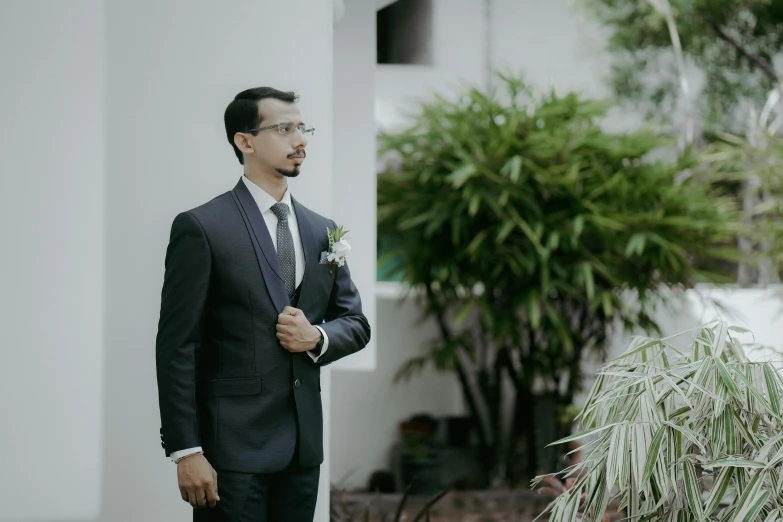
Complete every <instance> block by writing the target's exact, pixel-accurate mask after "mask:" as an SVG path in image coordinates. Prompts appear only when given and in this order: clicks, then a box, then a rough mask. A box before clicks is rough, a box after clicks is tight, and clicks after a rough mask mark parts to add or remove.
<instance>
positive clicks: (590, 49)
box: [376, 0, 639, 130]
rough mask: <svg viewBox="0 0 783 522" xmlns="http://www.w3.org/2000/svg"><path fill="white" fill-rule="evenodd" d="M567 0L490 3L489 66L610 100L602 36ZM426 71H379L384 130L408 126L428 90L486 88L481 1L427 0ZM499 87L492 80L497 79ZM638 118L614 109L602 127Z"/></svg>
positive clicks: (379, 109) (379, 104)
mask: <svg viewBox="0 0 783 522" xmlns="http://www.w3.org/2000/svg"><path fill="white" fill-rule="evenodd" d="M569 4H571V2H569V1H568V0H547V1H546V2H544V1H542V0H492V1H491V8H490V24H489V29H490V35H489V48H490V53H491V58H490V61H491V66H492V68H493V69H499V70H502V71H509V72H511V73H513V74H522V75H523V77H524V78H525V79H526V80H527V81H528V82H529V83H531V84H532V85H534V86H535V87H537V88H539V89H548V88H549V87H550V86H555V87H556V89H557V91H558V92H559V93H561V94H562V93H565V92H566V91H569V90H576V91H579V92H581V93H583V94H584V95H586V96H590V97H599V98H600V97H605V96H608V95H609V91H608V89H607V86H606V85H605V83H604V78H605V75H606V74H607V73H608V72H609V67H610V64H611V61H610V57H609V55H608V54H607V52H606V50H605V45H606V34H605V32H604V31H603V30H602V29H601V28H600V27H599V26H597V25H596V24H595V23H594V22H592V21H590V20H588V19H587V18H586V17H585V16H584V15H583V13H582V12H580V11H579V10H577V9H575V8H574V7H573V6H572V5H569ZM432 7H433V56H434V64H433V65H432V66H420V65H416V66H410V65H408V66H395V65H384V66H378V68H377V72H376V85H377V96H376V117H377V120H378V124H379V125H380V126H381V127H383V128H394V127H398V126H399V125H401V124H403V123H404V122H405V121H406V118H405V112H406V111H408V110H410V109H412V108H415V106H416V102H417V101H419V100H422V99H428V98H429V97H430V95H431V93H432V91H433V90H437V91H438V92H440V93H442V94H447V95H448V94H451V93H453V92H455V90H456V89H460V90H462V89H463V88H464V87H465V86H479V87H484V86H485V84H486V66H487V55H486V51H485V49H486V47H485V45H486V30H487V28H486V26H485V22H484V17H485V0H459V1H454V0H433V2H432ZM495 83H497V82H495ZM638 122H639V119H638V118H637V117H635V116H634V115H632V114H627V113H626V112H625V111H612V113H611V114H610V117H609V118H608V120H607V122H606V123H607V125H609V126H610V128H612V129H617V130H622V129H626V128H628V127H629V126H632V125H634V124H637V123H638Z"/></svg>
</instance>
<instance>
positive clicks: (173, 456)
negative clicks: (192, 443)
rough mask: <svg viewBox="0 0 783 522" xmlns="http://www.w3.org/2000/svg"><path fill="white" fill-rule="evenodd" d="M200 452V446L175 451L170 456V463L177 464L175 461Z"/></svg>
mask: <svg viewBox="0 0 783 522" xmlns="http://www.w3.org/2000/svg"><path fill="white" fill-rule="evenodd" d="M200 451H202V450H201V446H196V447H195V448H187V449H183V450H179V451H175V452H174V453H172V454H171V455H170V457H171V461H172V462H177V459H181V458H182V457H187V456H188V455H193V454H194V453H199V452H200Z"/></svg>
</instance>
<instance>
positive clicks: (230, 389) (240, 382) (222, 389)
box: [204, 377, 263, 397]
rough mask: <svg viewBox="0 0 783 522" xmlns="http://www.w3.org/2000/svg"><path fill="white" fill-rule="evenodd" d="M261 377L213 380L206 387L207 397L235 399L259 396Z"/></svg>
mask: <svg viewBox="0 0 783 522" xmlns="http://www.w3.org/2000/svg"><path fill="white" fill-rule="evenodd" d="M262 388H263V387H262V383H261V377H240V378H236V379H212V380H209V381H207V382H206V385H205V386H204V395H205V396H206V397H234V396H240V395H258V394H259V393H261V390H262Z"/></svg>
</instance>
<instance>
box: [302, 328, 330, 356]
mask: <svg viewBox="0 0 783 522" xmlns="http://www.w3.org/2000/svg"><path fill="white" fill-rule="evenodd" d="M316 328H318V331H320V332H321V335H323V336H324V344H323V346H321V353H319V354H318V355H316V354H314V353H313V351H312V350H310V351H309V352H307V355H309V356H310V358H311V359H312V360H313V361H315V362H318V359H320V358H321V357H323V356H324V354H325V353H326V349H327V348H329V336H328V335H326V332H324V329H323V328H321V327H320V326H316Z"/></svg>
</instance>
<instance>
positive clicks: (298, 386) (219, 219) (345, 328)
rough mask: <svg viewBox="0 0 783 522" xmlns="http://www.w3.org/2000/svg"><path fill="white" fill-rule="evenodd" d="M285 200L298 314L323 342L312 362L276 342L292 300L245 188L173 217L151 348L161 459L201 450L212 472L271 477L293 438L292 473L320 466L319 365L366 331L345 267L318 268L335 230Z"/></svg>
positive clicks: (287, 456) (350, 348)
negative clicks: (295, 232) (295, 245)
mask: <svg viewBox="0 0 783 522" xmlns="http://www.w3.org/2000/svg"><path fill="white" fill-rule="evenodd" d="M292 202H293V205H294V211H295V212H296V218H297V223H298V225H299V233H300V236H301V240H302V247H303V251H304V257H305V265H306V266H305V271H304V279H303V280H302V283H301V286H300V289H299V290H300V292H299V301H298V303H297V308H300V309H302V310H303V311H304V313H305V315H306V316H307V319H308V320H309V321H310V323H312V324H314V325H318V326H320V327H321V328H323V330H324V331H325V332H326V334H327V335H328V337H329V346H328V349H327V351H326V353H325V354H324V355H323V357H322V358H321V359H320V360H319V361H318V363H316V362H314V361H313V360H312V358H311V357H310V356H309V355H308V354H307V353H296V354H292V353H290V352H288V351H287V350H285V349H284V348H283V347H282V346H280V344H279V342H278V340H277V336H276V333H277V331H276V328H275V327H276V324H277V317H278V315H279V313H280V312H282V311H283V309H284V308H285V307H286V306H288V305H289V304H290V303H289V299H288V295H287V293H286V288H285V283H284V280H283V276H282V272H281V270H280V264H279V261H278V258H277V252H276V251H275V247H274V243H273V242H272V238H271V237H270V235H269V231H268V229H267V227H266V224H265V222H264V219H263V217H262V216H261V212H260V211H259V209H258V206H257V205H256V203H255V201H254V200H253V197H252V196H251V194H250V191H248V189H247V187H246V186H245V185H244V182H243V181H242V180H241V179H240V181H239V183H238V184H237V185H236V187H235V188H234V190H232V191H230V192H227V193H225V194H222V195H220V196H218V197H217V198H215V199H213V200H212V201H210V202H208V203H206V204H204V205H202V206H200V207H197V208H195V209H192V210H189V211H187V212H183V213H181V214H179V215H177V216H176V218H175V219H174V222H173V224H172V227H171V237H170V240H169V245H168V249H167V252H166V271H165V277H164V282H163V291H162V297H161V310H160V321H159V324H158V335H157V341H156V364H157V378H158V399H159V405H160V416H161V424H162V428H161V435H162V438H163V439H164V448H165V452H166V455H167V456H168V455H170V454H171V453H173V452H175V451H178V450H181V449H186V448H190V447H194V446H201V447H202V448H203V449H204V453H205V456H206V457H207V459H208V460H209V461H210V463H211V464H212V465H213V466H214V467H215V468H216V469H224V470H231V471H242V472H247V473H272V472H275V471H279V470H282V469H284V468H285V467H286V466H287V465H288V464H289V463H290V462H291V458H292V456H293V455H294V447H295V445H296V442H297V439H298V442H299V464H300V465H301V466H304V467H310V466H317V465H319V464H320V463H321V462H323V418H322V413H321V411H322V410H321V392H320V390H321V384H320V371H321V366H322V365H326V364H329V363H331V362H334V361H336V360H338V359H340V358H342V357H345V356H346V355H349V354H351V353H354V352H356V351H358V350H360V349H362V348H364V347H365V346H366V345H367V343H368V341H369V339H370V326H369V324H368V322H367V319H366V318H365V316H364V315H363V314H362V304H361V299H360V297H359V293H358V291H357V290H356V287H355V285H354V284H353V281H352V280H351V274H350V271H349V269H348V265H347V264H346V265H345V266H342V267H338V266H336V265H332V264H319V259H320V254H321V252H323V251H325V250H328V248H329V240H328V237H327V227H329V228H335V223H334V222H333V221H331V220H329V219H326V218H324V217H322V216H320V215H318V214H316V213H315V212H313V211H311V210H309V209H307V208H306V207H304V206H302V205H301V204H299V203H298V202H296V200H293V199H292Z"/></svg>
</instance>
